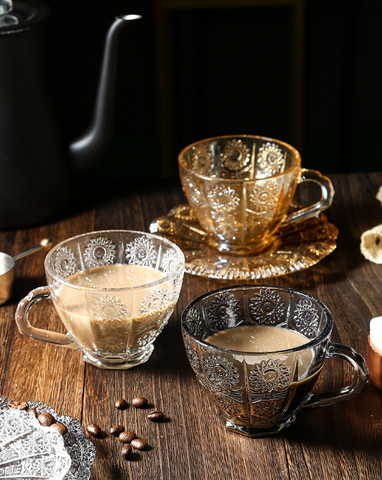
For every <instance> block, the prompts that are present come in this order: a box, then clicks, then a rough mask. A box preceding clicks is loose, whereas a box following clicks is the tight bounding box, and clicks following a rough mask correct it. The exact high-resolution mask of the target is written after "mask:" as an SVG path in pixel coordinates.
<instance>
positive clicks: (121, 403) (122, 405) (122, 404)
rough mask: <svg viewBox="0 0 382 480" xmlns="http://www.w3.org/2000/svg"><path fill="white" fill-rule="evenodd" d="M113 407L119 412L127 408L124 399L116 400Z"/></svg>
mask: <svg viewBox="0 0 382 480" xmlns="http://www.w3.org/2000/svg"><path fill="white" fill-rule="evenodd" d="M114 405H115V408H118V409H119V410H125V409H126V408H127V407H128V406H129V404H128V403H127V402H126V400H125V399H124V398H120V399H119V400H117V401H116V402H115V404H114Z"/></svg>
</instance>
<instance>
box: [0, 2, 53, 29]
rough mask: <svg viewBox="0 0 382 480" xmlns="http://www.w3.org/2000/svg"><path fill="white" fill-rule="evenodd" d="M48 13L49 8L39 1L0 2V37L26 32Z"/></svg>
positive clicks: (48, 14)
mask: <svg viewBox="0 0 382 480" xmlns="http://www.w3.org/2000/svg"><path fill="white" fill-rule="evenodd" d="M50 13H51V9H50V7H49V6H48V5H47V4H45V3H43V2H41V1H40V0H13V1H12V0H0V35H4V34H12V33H19V32H23V31H25V30H28V29H30V28H32V27H34V26H36V25H38V24H40V23H41V22H43V21H44V20H46V19H47V18H48V17H49V16H50Z"/></svg>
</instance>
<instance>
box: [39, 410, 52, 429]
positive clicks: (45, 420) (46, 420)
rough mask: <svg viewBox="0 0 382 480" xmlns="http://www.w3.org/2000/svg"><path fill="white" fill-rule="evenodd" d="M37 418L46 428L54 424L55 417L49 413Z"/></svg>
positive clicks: (41, 414) (43, 413)
mask: <svg viewBox="0 0 382 480" xmlns="http://www.w3.org/2000/svg"><path fill="white" fill-rule="evenodd" d="M37 418H38V421H39V422H40V423H41V425H43V426H44V427H50V425H52V423H54V418H53V415H51V414H50V413H49V412H42V413H40V415H39V416H38V417H37Z"/></svg>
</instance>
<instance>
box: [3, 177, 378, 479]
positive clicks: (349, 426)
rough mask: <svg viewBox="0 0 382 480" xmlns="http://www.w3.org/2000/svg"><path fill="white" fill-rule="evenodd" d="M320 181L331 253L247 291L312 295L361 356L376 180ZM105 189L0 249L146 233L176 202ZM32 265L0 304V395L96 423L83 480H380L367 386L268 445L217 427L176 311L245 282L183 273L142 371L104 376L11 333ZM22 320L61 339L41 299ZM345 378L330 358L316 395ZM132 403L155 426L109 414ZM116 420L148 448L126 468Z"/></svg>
mask: <svg viewBox="0 0 382 480" xmlns="http://www.w3.org/2000/svg"><path fill="white" fill-rule="evenodd" d="M331 177H332V180H333V184H334V186H335V189H336V196H335V199H334V202H333V205H332V207H331V208H330V209H329V210H328V212H327V216H328V219H329V221H331V222H333V223H334V224H335V225H337V226H338V227H339V231H340V234H339V238H338V242H337V244H338V248H337V250H336V251H334V252H333V253H332V254H331V255H329V256H328V257H327V258H325V259H323V260H322V261H321V262H320V263H318V264H317V265H315V266H314V267H312V268H310V269H307V270H303V271H300V272H298V273H295V274H291V275H287V276H284V277H278V278H274V279H270V280H265V281H263V280H262V281H260V282H258V283H273V284H277V285H286V286H290V287H293V288H297V289H300V290H304V291H307V292H308V293H311V294H312V295H314V296H316V297H317V298H319V299H320V300H321V301H323V302H324V303H325V304H327V305H328V307H329V308H330V309H331V310H332V312H333V314H334V318H335V329H334V332H333V340H334V341H337V342H342V343H345V344H348V345H350V346H352V347H353V348H355V349H356V350H357V351H358V352H360V353H361V354H363V355H365V351H366V340H367V334H368V326H369V320H370V319H371V318H372V317H373V316H376V315H380V314H382V304H381V300H380V298H381V295H380V292H381V291H382V269H381V266H379V265H375V264H373V263H371V262H369V261H367V260H366V259H364V257H363V256H362V255H361V253H360V250H359V244H360V236H361V234H362V232H363V231H365V230H367V229H369V228H372V227H373V226H375V225H377V224H380V223H382V206H381V204H380V203H379V202H378V201H377V200H376V199H375V195H376V193H377V190H378V188H379V186H380V185H381V184H382V174H380V173H375V174H362V175H333V176H331ZM129 183H130V182H129ZM112 190H113V191H112V192H111V193H112V195H110V192H106V193H105V195H104V196H103V197H101V196H100V195H97V199H96V201H94V203H93V204H92V203H91V202H90V205H86V206H85V207H84V208H83V209H82V210H81V209H79V210H77V211H75V210H72V211H71V212H70V213H68V215H67V216H64V217H63V218H62V219H61V220H57V221H54V222H51V223H49V224H47V225H44V226H41V227H35V228H30V229H25V230H19V231H17V232H0V250H2V251H7V253H10V254H12V255H15V254H16V253H19V252H20V251H23V250H25V249H27V248H30V247H31V246H33V245H35V244H37V243H39V241H40V239H41V238H43V237H46V236H48V237H51V238H52V240H53V242H54V243H57V242H59V241H61V240H63V239H65V238H68V237H70V236H73V235H76V234H79V233H84V232H86V231H92V230H99V229H114V228H125V229H136V230H145V231H147V230H148V227H149V224H150V222H151V221H152V220H153V219H154V218H155V217H157V216H160V215H163V214H165V213H167V212H168V211H169V210H170V209H171V208H172V207H174V206H175V205H177V204H179V203H184V202H185V200H184V196H183V193H182V191H181V189H180V187H179V185H178V184H177V183H175V184H171V183H165V184H163V185H160V184H158V182H157V183H156V184H148V183H147V184H146V185H144V184H138V183H137V184H136V185H134V186H133V187H131V186H129V185H125V186H124V185H120V184H118V185H117V184H116V187H115V188H113V189H112ZM310 197H311V195H310V194H308V193H307V192H306V190H303V191H302V192H301V193H300V198H301V200H302V201H303V202H306V201H309V199H310ZM92 205H94V206H92ZM42 259H43V254H36V255H35V256H33V257H29V258H25V259H23V260H20V262H18V264H17V285H16V286H17V289H16V293H15V297H14V299H13V300H12V301H11V302H9V303H8V304H7V305H3V306H1V307H0V327H1V328H0V347H1V348H0V394H1V395H2V396H9V397H12V398H19V399H22V398H24V399H37V400H41V401H43V402H46V403H48V404H50V405H52V407H53V408H55V409H56V410H57V412H59V413H61V414H67V415H72V416H74V417H76V418H78V419H79V420H80V421H81V422H82V423H83V425H84V426H86V425H87V424H88V423H92V422H96V423H98V424H99V425H100V426H101V427H102V429H103V430H104V432H105V435H104V438H101V439H96V440H94V439H92V441H94V443H95V445H96V448H97V458H96V460H95V462H94V465H93V467H92V479H93V480H94V479H95V480H98V479H100V480H101V479H104V478H115V479H122V478H126V479H134V478H145V479H147V480H151V479H152V480H154V479H155V480H157V479H163V480H173V479H175V478H176V479H177V480H189V479H190V480H200V479H201V478H203V479H208V480H209V479H211V480H212V479H216V478H217V477H219V478H220V479H221V480H230V479H232V478H242V479H246V480H252V479H253V478H261V479H264V480H268V479H269V480H270V479H274V478H281V479H284V478H285V479H286V478H288V479H291V480H306V479H312V480H316V479H317V480H318V479H325V480H326V479H327V480H329V479H330V480H331V479H333V478H343V479H351V480H360V479H364V478H370V479H377V478H382V467H381V465H382V458H381V457H382V454H381V449H380V445H381V440H382V393H381V392H380V391H378V390H376V389H375V388H374V387H373V386H372V385H368V387H367V389H366V391H365V392H364V393H363V394H362V395H360V396H358V397H356V398H354V399H352V400H350V401H348V402H344V403H340V404H337V405H333V406H329V407H325V408H321V409H316V410H311V411H305V412H301V413H300V414H299V415H298V418H297V422H296V424H295V425H294V426H292V427H291V428H290V429H288V430H287V431H286V432H284V433H283V434H281V435H278V436H276V437H269V438H260V439H249V438H246V437H242V436H239V435H236V434H233V433H230V432H227V431H226V430H225V429H224V427H223V426H222V424H221V423H220V421H219V419H218V418H217V415H216V410H215V406H214V405H213V402H212V400H211V399H210V398H209V397H208V396H207V394H206V393H205V392H204V391H203V390H202V387H201V386H200V385H199V384H198V383H197V380H196V378H195V376H194V374H193V372H192V370H191V368H190V366H189V364H188V361H187V358H186V354H185V350H184V347H183V343H182V338H181V334H180V317H181V313H182V310H183V308H184V307H185V306H186V305H187V304H188V303H189V302H190V301H191V300H193V299H194V298H196V297H197V296H199V295H201V294H202V293H204V292H206V291H210V290H213V289H216V288H219V287H222V286H226V285H228V284H233V283H251V282H227V281H218V280H212V279H206V278H199V277H194V276H191V275H186V276H185V279H184V284H183V288H182V292H181V296H180V299H179V302H178V304H177V307H176V309H175V312H174V314H173V316H172V317H171V319H170V321H169V324H168V325H167V326H166V328H165V330H164V331H163V333H162V334H161V335H160V337H159V338H158V339H157V340H156V342H155V350H154V353H153V356H152V358H151V359H150V360H149V362H148V363H146V364H145V365H142V366H140V367H137V368H134V369H132V370H129V371H105V370H100V369H97V368H95V367H93V366H90V365H88V364H85V363H84V362H83V360H82V356H81V353H80V352H79V351H71V350H67V349H63V348H59V347H54V346H52V345H48V344H43V343H38V342H34V341H33V340H31V339H29V338H26V337H23V336H21V335H20V334H19V332H18V330H17V328H16V326H15V323H14V320H13V316H14V312H15V309H16V304H17V301H18V300H19V299H20V298H21V297H22V296H23V295H25V294H26V293H27V292H28V291H29V290H30V289H31V288H35V287H36V286H39V285H42V284H45V278H44V270H43V262H42ZM32 312H33V313H32V317H31V318H32V321H33V323H34V324H38V325H39V326H42V327H43V328H52V329H53V328H55V329H61V330H62V331H63V327H62V326H61V325H60V323H59V321H58V319H57V316H56V314H55V311H54V309H53V307H52V306H50V305H48V303H46V302H40V304H39V305H37V306H36V307H35V309H33V311H32ZM351 380H352V372H351V369H350V368H348V367H347V366H346V365H345V364H344V363H343V362H341V361H340V360H338V359H335V360H330V361H329V362H328V365H327V367H326V368H325V372H324V374H323V375H322V377H321V378H320V380H319V382H318V384H317V390H321V389H330V388H334V387H338V386H339V385H343V384H345V383H346V384H348V383H351ZM137 395H143V396H145V397H147V398H148V400H149V402H150V407H152V408H154V407H155V408H159V409H163V411H164V412H165V414H166V421H165V422H163V423H159V424H154V423H151V422H149V421H148V420H147V419H146V415H147V412H148V411H149V409H144V410H135V409H134V408H132V407H131V406H130V407H129V408H128V409H127V410H126V411H123V412H122V411H119V410H117V409H116V408H115V407H114V402H115V401H116V400H117V399H118V398H121V397H123V398H126V400H128V401H131V399H132V398H133V397H134V396H137ZM116 423H123V424H124V425H125V426H126V427H127V428H129V429H132V430H134V431H136V433H137V434H138V435H139V436H141V437H142V438H144V439H145V440H147V441H148V443H149V445H150V450H149V451H147V452H136V453H135V454H134V456H133V457H132V460H131V461H126V460H124V459H122V458H121V457H120V450H121V444H120V442H119V441H118V440H116V439H115V438H112V437H111V436H110V435H109V434H107V433H106V432H108V430H109V428H110V427H111V426H112V425H113V424H116Z"/></svg>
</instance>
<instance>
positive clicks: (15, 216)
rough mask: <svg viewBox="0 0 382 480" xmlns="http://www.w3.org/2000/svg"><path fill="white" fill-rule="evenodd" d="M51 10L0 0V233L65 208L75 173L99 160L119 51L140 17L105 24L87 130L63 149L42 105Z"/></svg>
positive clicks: (32, 1) (26, 1) (47, 106)
mask: <svg viewBox="0 0 382 480" xmlns="http://www.w3.org/2000/svg"><path fill="white" fill-rule="evenodd" d="M50 15H51V9H50V7H49V6H48V5H46V4H45V3H43V2H41V1H40V0H14V2H13V4H12V1H11V0H0V230H8V229H14V228H23V227H27V226H30V225H33V224H38V223H40V222H43V221H45V220H47V219H49V218H50V217H52V216H53V215H54V214H56V213H57V212H59V211H60V210H61V209H62V208H63V207H64V206H65V205H66V202H67V201H68V196H69V192H70V184H71V179H72V174H73V172H75V171H77V172H80V171H84V170H86V169H88V168H89V167H90V166H92V165H94V164H95V163H96V162H97V161H99V159H101V158H102V157H103V156H104V155H105V153H106V150H107V148H108V145H109V143H110V140H111V136H112V125H113V116H114V96H115V70H116V61H117V45H118V39H119V36H120V33H121V31H122V29H123V28H124V27H125V26H126V25H127V24H128V23H129V22H130V21H132V20H135V19H137V18H140V16H139V15H125V16H118V17H116V18H115V20H114V21H113V23H112V24H111V26H110V28H109V30H108V32H107V36H106V41H105V47H104V55H103V60H102V66H101V74H100V78H99V85H98V92H97V97H96V101H95V107H94V113H93V119H92V122H91V125H90V127H89V129H88V130H87V131H86V132H85V133H84V134H83V135H82V136H81V137H80V138H78V139H77V140H75V141H73V142H72V143H71V144H70V145H69V146H64V145H62V140H61V137H62V136H61V135H60V132H59V129H58V128H57V122H56V120H55V115H54V114H53V111H52V110H53V109H52V107H51V102H50V100H49V98H48V93H47V89H46V88H45V87H44V86H45V80H44V75H43V68H42V62H41V58H40V57H41V52H40V43H39V42H40V34H39V30H40V28H41V25H42V24H43V23H44V22H45V21H46V20H47V19H48V18H49V17H50Z"/></svg>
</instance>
